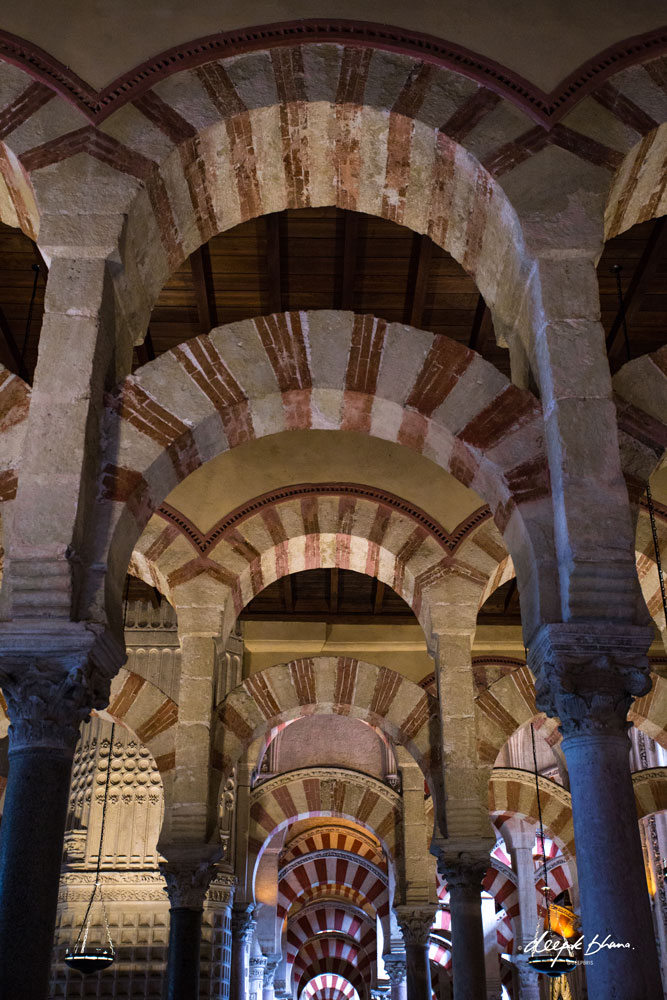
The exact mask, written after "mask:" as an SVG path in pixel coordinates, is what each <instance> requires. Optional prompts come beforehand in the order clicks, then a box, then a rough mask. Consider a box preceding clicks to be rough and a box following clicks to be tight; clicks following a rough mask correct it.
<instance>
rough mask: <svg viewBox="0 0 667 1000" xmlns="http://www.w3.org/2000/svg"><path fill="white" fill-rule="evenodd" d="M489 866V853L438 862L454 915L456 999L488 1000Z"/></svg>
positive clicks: (449, 856)
mask: <svg viewBox="0 0 667 1000" xmlns="http://www.w3.org/2000/svg"><path fill="white" fill-rule="evenodd" d="M488 867H489V855H488V851H481V852H480V853H463V852H460V853H458V854H456V855H452V854H442V855H441V856H440V858H439V860H438V871H439V872H440V874H441V875H442V876H443V878H444V879H445V880H446V881H447V888H448V890H449V909H450V912H451V915H452V979H453V982H454V1000H486V970H485V958H484V956H485V952H484V925H483V923H482V879H483V878H484V875H485V874H486V871H487V869H488Z"/></svg>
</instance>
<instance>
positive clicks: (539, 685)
mask: <svg viewBox="0 0 667 1000" xmlns="http://www.w3.org/2000/svg"><path fill="white" fill-rule="evenodd" d="M652 635H653V633H652V630H651V629H650V628H646V627H644V626H616V625H613V624H611V623H610V624H608V625H604V626H601V625H600V624H596V625H595V626H586V625H563V624H555V625H543V626H542V628H541V629H540V630H539V632H538V633H537V635H536V637H535V639H534V640H533V642H532V643H531V647H530V651H529V654H528V664H529V666H530V669H531V670H532V672H533V674H534V676H535V686H536V690H537V707H538V708H539V709H540V710H541V711H543V712H546V714H547V715H549V716H551V717H552V718H558V719H560V723H561V725H560V729H561V732H562V733H563V736H565V737H568V736H574V735H576V734H579V733H596V732H608V733H618V734H623V733H624V732H626V730H627V729H628V728H629V725H630V724H629V723H628V721H627V713H628V709H629V708H630V705H631V704H632V701H633V699H634V698H639V697H641V696H642V695H644V694H646V693H647V692H648V691H649V690H650V687H651V680H650V676H649V662H648V657H647V656H646V652H647V650H648V648H649V645H650V643H651V639H652Z"/></svg>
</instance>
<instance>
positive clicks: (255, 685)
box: [213, 656, 438, 781]
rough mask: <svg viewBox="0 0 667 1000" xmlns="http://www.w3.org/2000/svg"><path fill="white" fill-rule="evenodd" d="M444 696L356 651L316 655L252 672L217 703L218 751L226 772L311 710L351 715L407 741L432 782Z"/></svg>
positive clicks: (397, 740)
mask: <svg viewBox="0 0 667 1000" xmlns="http://www.w3.org/2000/svg"><path fill="white" fill-rule="evenodd" d="M437 712H438V709H437V702H436V700H435V698H433V697H432V696H431V695H429V694H427V693H426V692H425V691H423V690H422V689H421V688H420V687H419V686H418V685H417V684H414V683H413V682H412V681H410V680H408V679H407V678H406V677H403V675H402V674H399V673H397V672H396V671H394V670H389V669H388V668H387V667H378V666H376V665H375V664H372V663H366V662H364V661H362V660H356V659H354V658H353V657H326V656H322V657H313V658H309V659H301V660H292V661H291V662H290V663H283V664H279V665H277V666H274V667H267V668H266V669H265V670H262V671H260V672H258V673H255V674H252V675H251V676H250V677H248V678H247V679H246V680H245V681H243V683H242V684H240V685H239V686H238V687H237V688H235V689H234V690H233V691H231V692H230V693H229V694H228V695H227V697H226V698H225V700H224V701H223V702H222V703H221V704H220V705H219V706H218V711H217V716H218V720H219V723H218V725H217V726H216V729H215V733H214V737H213V739H214V754H215V756H216V758H217V761H218V766H219V767H220V770H221V776H222V777H223V778H224V777H226V776H227V775H228V774H229V773H230V772H231V769H232V768H233V767H234V766H235V764H236V762H237V761H238V760H239V758H240V757H241V756H242V754H243V753H244V752H245V751H246V750H247V749H248V747H249V746H250V745H251V743H253V742H254V741H255V740H256V739H259V738H260V737H262V736H264V735H266V734H267V733H268V732H270V731H271V730H272V729H275V728H276V727H277V726H279V725H281V724H284V723H285V722H290V721H292V720H294V719H299V718H303V717H305V716H310V715H317V714H326V715H331V714H334V715H344V716H348V717H351V718H355V719H360V720H362V721H364V722H367V723H368V724H369V725H372V726H376V727H378V728H379V729H381V730H382V731H383V732H384V734H385V735H386V736H387V737H388V738H389V739H390V740H391V741H392V742H395V743H398V744H400V745H402V746H405V747H406V748H407V749H408V750H409V751H410V753H411V754H412V755H413V756H414V758H415V760H416V761H417V763H418V764H419V766H420V767H421V769H422V771H423V772H424V776H425V778H426V779H427V780H429V781H430V779H431V774H432V769H434V768H436V769H437V767H438V755H437V750H436V748H437V745H438V744H437V732H438V729H437V718H438V714H437Z"/></svg>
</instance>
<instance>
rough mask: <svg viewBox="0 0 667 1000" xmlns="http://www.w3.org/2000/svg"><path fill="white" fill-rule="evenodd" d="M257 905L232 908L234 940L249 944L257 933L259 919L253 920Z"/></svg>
mask: <svg viewBox="0 0 667 1000" xmlns="http://www.w3.org/2000/svg"><path fill="white" fill-rule="evenodd" d="M254 912H255V907H254V906H252V905H250V906H239V907H236V906H235V907H234V909H233V910H232V940H233V941H239V942H240V943H241V944H247V943H248V942H249V941H250V939H251V938H252V936H253V934H254V933H255V928H256V927H257V921H256V920H253V913H254Z"/></svg>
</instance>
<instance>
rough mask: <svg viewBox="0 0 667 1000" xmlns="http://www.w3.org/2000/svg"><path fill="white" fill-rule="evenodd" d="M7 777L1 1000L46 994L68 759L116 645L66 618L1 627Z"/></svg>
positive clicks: (0, 841) (113, 666) (0, 881)
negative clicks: (56, 622)
mask: <svg viewBox="0 0 667 1000" xmlns="http://www.w3.org/2000/svg"><path fill="white" fill-rule="evenodd" d="M1 638H2V642H3V646H4V648H3V651H2V654H0V686H1V687H2V691H3V694H4V696H5V698H6V700H7V704H8V710H9V717H10V719H11V726H10V729H9V779H8V783H7V791H6V795H5V804H4V812H3V817H2V836H1V837H0V997H3V998H4V997H6V998H7V1000H10V998H12V1000H13V998H14V997H16V998H17V1000H18V998H20V997H30V1000H45V998H46V997H47V996H48V987H49V967H50V963H51V948H52V944H53V933H54V928H55V919H56V908H57V903H58V883H59V879H60V866H61V861H62V853H63V837H64V834H65V823H66V818H67V806H68V801H69V789H70V776H71V770H72V758H73V756H74V748H75V746H76V741H77V738H78V734H79V726H80V724H81V722H82V721H83V720H84V719H86V718H87V717H88V715H89V714H90V710H91V708H93V707H94V708H102V707H104V706H106V705H107V704H108V701H109V684H110V679H111V677H112V675H113V674H114V673H115V671H116V670H117V669H118V667H119V666H120V665H121V664H122V663H123V661H124V654H123V651H122V649H121V647H120V646H119V645H118V644H117V643H116V642H115V640H113V639H111V637H110V636H108V635H107V634H106V633H104V632H103V631H101V630H94V629H90V628H86V627H85V626H84V625H83V624H78V623H74V622H67V623H62V624H59V625H57V626H54V625H53V624H51V623H35V624H33V625H31V628H30V631H28V630H27V627H26V626H23V627H21V626H19V625H17V624H7V625H4V626H3V627H2V630H1Z"/></svg>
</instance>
